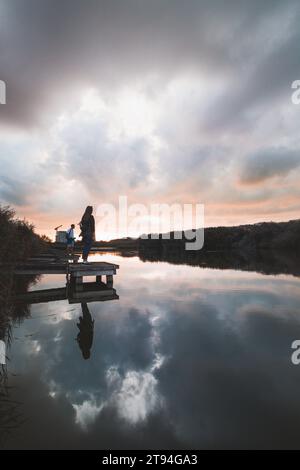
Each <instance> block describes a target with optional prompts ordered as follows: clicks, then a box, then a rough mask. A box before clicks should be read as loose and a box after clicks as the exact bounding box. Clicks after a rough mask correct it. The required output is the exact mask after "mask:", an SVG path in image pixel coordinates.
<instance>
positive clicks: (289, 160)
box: [240, 148, 300, 184]
mask: <svg viewBox="0 0 300 470" xmlns="http://www.w3.org/2000/svg"><path fill="white" fill-rule="evenodd" d="M241 166H242V168H241V171H240V179H241V182H242V183H245V184H260V183H263V182H264V181H266V180H269V179H270V178H274V177H276V176H277V177H281V176H286V175H287V174H289V172H290V171H292V170H294V169H296V168H298V167H299V166H300V151H299V150H297V151H295V150H289V149H287V148H270V149H262V150H261V151H258V152H256V153H255V154H254V155H249V156H247V157H246V158H245V160H244V161H243V162H242V165H241Z"/></svg>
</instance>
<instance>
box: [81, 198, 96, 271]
mask: <svg viewBox="0 0 300 470" xmlns="http://www.w3.org/2000/svg"><path fill="white" fill-rule="evenodd" d="M92 213H93V207H92V206H87V208H86V209H85V212H84V214H83V216H82V219H81V222H80V230H81V236H82V241H83V251H82V259H83V262H84V263H86V262H87V259H88V256H89V252H90V249H91V246H92V243H93V241H94V240H95V219H94V216H93V215H92Z"/></svg>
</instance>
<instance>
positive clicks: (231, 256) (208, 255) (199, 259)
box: [139, 240, 300, 277]
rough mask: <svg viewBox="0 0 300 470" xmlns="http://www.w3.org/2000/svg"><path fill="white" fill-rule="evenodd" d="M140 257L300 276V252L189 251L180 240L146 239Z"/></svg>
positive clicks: (192, 264)
mask: <svg viewBox="0 0 300 470" xmlns="http://www.w3.org/2000/svg"><path fill="white" fill-rule="evenodd" d="M139 258H140V260H141V261H144V262H145V261H148V262H160V261H162V262H167V263H170V264H178V265H179V264H184V265H188V266H199V267H202V268H212V269H235V270H238V271H255V272H260V273H263V274H292V275H294V276H298V277H300V253H299V252H293V253H291V252H285V251H278V250H277V251H272V250H271V249H270V250H254V251H247V250H227V251H226V250H224V251H205V250H198V251H187V250H185V248H184V245H183V244H182V243H181V241H178V243H177V241H176V240H175V241H174V240H171V241H169V240H145V242H144V243H141V244H140V249H139Z"/></svg>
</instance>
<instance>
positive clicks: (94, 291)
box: [14, 281, 119, 304]
mask: <svg viewBox="0 0 300 470" xmlns="http://www.w3.org/2000/svg"><path fill="white" fill-rule="evenodd" d="M118 298H119V296H118V295H117V293H116V290H115V289H114V288H113V287H111V286H108V285H107V284H105V283H104V282H99V281H98V282H85V283H82V284H81V285H79V286H78V285H76V284H75V283H72V282H68V283H67V285H66V287H58V288H54V289H43V290H36V291H29V292H25V293H22V294H16V296H15V299H14V300H15V302H16V303H18V302H20V303H28V304H38V303H44V302H54V301H58V300H66V299H67V300H68V301H69V303H70V304H74V303H82V302H84V303H87V302H101V301H105V300H117V299H118Z"/></svg>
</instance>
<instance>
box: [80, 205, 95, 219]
mask: <svg viewBox="0 0 300 470" xmlns="http://www.w3.org/2000/svg"><path fill="white" fill-rule="evenodd" d="M92 213H93V206H87V208H86V209H85V211H84V214H83V216H82V219H81V222H83V221H84V220H87V219H89V218H90V216H91V215H92Z"/></svg>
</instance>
